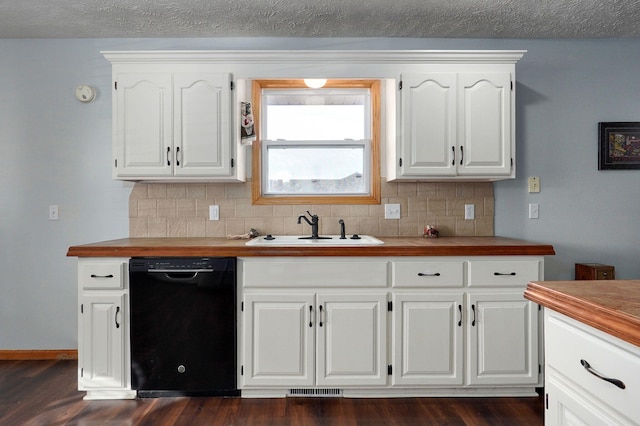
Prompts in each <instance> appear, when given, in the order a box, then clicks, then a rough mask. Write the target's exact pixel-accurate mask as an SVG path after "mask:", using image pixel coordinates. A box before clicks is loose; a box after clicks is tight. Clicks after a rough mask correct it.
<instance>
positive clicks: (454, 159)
mask: <svg viewBox="0 0 640 426" xmlns="http://www.w3.org/2000/svg"><path fill="white" fill-rule="evenodd" d="M451 152H453V160H451V165H452V166H455V165H456V147H455V146H452V147H451Z"/></svg>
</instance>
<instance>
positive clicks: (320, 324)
mask: <svg viewBox="0 0 640 426" xmlns="http://www.w3.org/2000/svg"><path fill="white" fill-rule="evenodd" d="M319 309H320V322H319V323H318V325H319V326H320V327H322V305H320V308H319Z"/></svg>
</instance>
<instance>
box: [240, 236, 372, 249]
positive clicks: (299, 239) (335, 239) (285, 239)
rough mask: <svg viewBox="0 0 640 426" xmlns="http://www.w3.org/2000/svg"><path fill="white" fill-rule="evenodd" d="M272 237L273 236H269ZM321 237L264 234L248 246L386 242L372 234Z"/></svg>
mask: <svg viewBox="0 0 640 426" xmlns="http://www.w3.org/2000/svg"><path fill="white" fill-rule="evenodd" d="M269 237H271V238H269ZM321 237H322V238H320V239H310V238H308V236H307V235H274V236H270V235H267V236H262V237H257V238H254V239H252V240H250V241H247V243H246V245H248V246H325V247H345V246H374V245H380V244H384V242H382V241H380V240H379V239H377V238H376V237H372V236H371V235H360V236H359V238H353V236H352V235H348V236H347V237H346V239H340V235H323V236H321Z"/></svg>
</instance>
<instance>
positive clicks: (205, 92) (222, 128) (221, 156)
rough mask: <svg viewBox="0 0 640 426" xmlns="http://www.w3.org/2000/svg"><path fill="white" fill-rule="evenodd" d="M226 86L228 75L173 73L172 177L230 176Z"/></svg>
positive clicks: (228, 84)
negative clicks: (173, 152) (173, 157)
mask: <svg viewBox="0 0 640 426" xmlns="http://www.w3.org/2000/svg"><path fill="white" fill-rule="evenodd" d="M230 85H231V81H230V78H229V74H214V73H211V74H200V73H191V74H176V75H174V80H173V98H174V129H173V134H174V137H173V145H174V150H175V162H174V174H175V175H176V176H203V175H208V176H223V177H224V176H231V174H232V173H231V169H232V167H233V166H232V164H231V162H232V159H233V158H232V155H231V153H232V150H231V144H230V143H229V142H230V139H231V138H232V133H231V126H230V124H231V114H230V112H231V91H230ZM234 166H235V165H234Z"/></svg>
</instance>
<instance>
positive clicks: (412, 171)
mask: <svg viewBox="0 0 640 426" xmlns="http://www.w3.org/2000/svg"><path fill="white" fill-rule="evenodd" d="M512 81H513V80H512V74H511V72H509V71H504V72H494V71H478V72H467V71H465V72H455V71H452V72H436V73H410V74H403V75H402V79H401V86H400V87H401V88H400V89H399V95H398V96H399V97H400V102H399V112H398V120H399V121H398V126H399V131H398V134H397V138H398V140H397V141H389V143H388V149H387V155H388V157H389V161H388V165H389V167H388V170H387V180H389V181H399V180H438V179H440V180H455V179H465V180H469V179H479V180H500V179H510V178H514V177H515V164H514V162H513V159H514V155H515V137H514V128H515V126H514V123H513V121H514V105H515V103H514V99H515V98H514V93H513V88H512V87H513V85H512Z"/></svg>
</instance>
